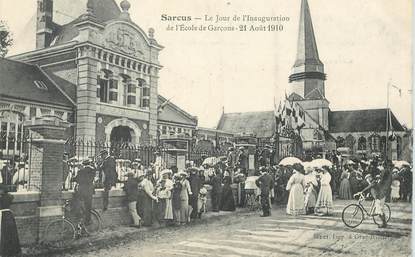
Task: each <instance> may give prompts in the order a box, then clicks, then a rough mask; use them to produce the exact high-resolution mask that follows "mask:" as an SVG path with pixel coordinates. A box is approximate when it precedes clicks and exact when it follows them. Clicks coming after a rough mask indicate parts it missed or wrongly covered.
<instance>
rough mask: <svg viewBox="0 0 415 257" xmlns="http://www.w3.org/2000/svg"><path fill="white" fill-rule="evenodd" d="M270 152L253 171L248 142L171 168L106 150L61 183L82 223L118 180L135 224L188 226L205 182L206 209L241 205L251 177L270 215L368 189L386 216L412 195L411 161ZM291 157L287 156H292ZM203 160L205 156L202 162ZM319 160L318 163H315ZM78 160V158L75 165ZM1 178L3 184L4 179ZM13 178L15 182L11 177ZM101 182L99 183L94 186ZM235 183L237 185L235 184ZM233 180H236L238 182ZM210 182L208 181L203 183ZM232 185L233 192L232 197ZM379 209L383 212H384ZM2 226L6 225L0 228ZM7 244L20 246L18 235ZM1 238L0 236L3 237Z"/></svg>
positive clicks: (3, 197)
mask: <svg viewBox="0 0 415 257" xmlns="http://www.w3.org/2000/svg"><path fill="white" fill-rule="evenodd" d="M271 152H272V150H271V148H270V147H265V148H264V149H263V150H262V151H261V153H260V154H259V156H257V157H258V158H256V159H255V160H256V161H257V163H258V164H259V165H257V166H256V167H257V168H256V169H255V168H254V169H252V167H251V164H250V160H249V154H248V151H247V149H246V148H245V147H240V148H238V149H235V148H229V149H228V154H227V155H226V156H224V157H221V158H213V159H212V160H215V161H213V162H211V161H208V162H206V160H208V159H209V158H207V157H206V156H203V157H202V162H198V163H197V164H196V163H194V162H191V161H187V162H186V166H185V168H184V169H182V170H178V168H177V167H175V166H173V167H171V168H170V169H162V170H158V169H159V168H160V167H157V165H154V164H151V165H149V166H147V167H146V166H144V165H143V164H142V162H141V160H140V159H135V160H134V161H132V162H129V163H128V165H127V166H125V167H123V169H122V172H121V173H120V171H119V170H117V160H116V158H115V157H114V156H112V155H111V154H110V153H109V152H108V151H107V150H103V151H101V152H100V153H99V155H98V156H97V158H96V159H93V158H86V159H84V160H83V161H81V162H80V161H79V160H76V162H77V163H78V165H75V164H74V163H75V162H73V160H67V161H66V162H65V164H66V165H64V166H65V167H66V169H67V171H69V172H64V184H66V183H68V184H71V183H75V185H76V186H75V187H74V188H73V189H74V196H73V201H72V203H73V207H75V208H73V209H75V210H80V211H79V213H77V215H79V216H80V217H81V218H82V217H83V220H84V222H85V223H86V225H88V223H90V222H91V212H90V210H91V208H92V200H93V195H94V193H95V190H96V188H97V187H98V188H103V200H102V206H103V211H106V210H107V209H108V204H109V191H110V190H111V189H112V188H113V187H114V186H116V185H117V184H122V185H123V189H124V191H125V193H126V199H127V202H128V210H129V213H130V215H131V218H132V220H133V224H132V226H134V227H137V228H139V227H141V226H152V225H153V224H154V223H157V224H160V225H166V226H174V225H176V226H179V225H186V224H188V223H190V222H191V221H192V220H195V219H200V218H202V216H203V213H205V212H206V211H207V199H208V197H207V195H208V189H209V188H210V196H211V209H210V210H211V211H213V212H219V211H235V210H236V206H237V205H239V206H240V207H246V204H247V192H248V191H249V190H251V187H250V186H248V184H249V183H248V182H249V181H250V179H249V178H254V180H253V181H254V185H255V187H256V189H257V193H256V200H257V201H258V202H259V203H260V204H261V209H262V212H263V213H262V215H261V216H262V217H267V216H270V215H271V209H272V208H271V205H272V204H273V203H274V204H277V205H283V206H286V213H287V214H288V215H310V214H314V215H321V216H324V215H331V214H332V210H333V199H336V198H339V199H344V200H350V199H353V198H354V196H355V195H356V194H360V193H366V192H369V191H370V193H371V194H370V197H372V198H373V199H374V200H375V210H374V211H375V213H378V214H379V215H380V217H383V218H382V220H383V221H384V223H383V224H381V226H382V227H385V226H386V222H385V216H384V214H383V212H382V206H383V204H384V202H385V201H386V202H389V201H411V198H412V171H411V167H410V165H409V164H407V165H402V163H401V165H396V164H394V163H392V162H391V161H385V160H381V159H380V158H379V157H376V156H375V157H373V158H371V159H360V160H358V159H353V160H350V159H347V160H344V159H342V158H341V157H340V156H339V155H336V154H333V155H332V158H330V160H327V159H323V158H320V156H317V160H311V159H308V161H301V160H299V159H298V161H297V162H295V163H291V164H289V165H288V164H282V162H281V163H280V164H278V165H277V164H276V163H274V162H273V160H272V159H273V158H272V154H271ZM289 158H291V157H289ZM203 160H205V161H203ZM315 161H320V162H318V163H319V165H316V163H317V162H315ZM79 163H80V164H79ZM13 167H14V166H13V165H11V164H10V163H9V164H7V165H5V166H4V167H3V169H2V175H3V176H2V180H3V183H0V214H1V215H2V216H1V218H2V219H8V220H7V221H5V222H3V220H2V224H7V226H10V227H11V228H10V229H11V230H13V231H16V224H15V222H14V219H13V217H12V216H10V214H11V213H10V211H9V210H8V208H9V206H10V204H11V202H12V196H11V195H10V194H8V190H9V189H10V188H9V187H7V184H8V182H10V181H8V180H10V176H8V175H7V174H9V173H10V172H11V170H12V169H13ZM5 182H6V183H5ZM11 183H13V181H11ZM98 184H99V185H98ZM232 184H234V186H232ZM235 184H236V186H235ZM207 185H210V186H207ZM235 188H236V189H237V190H236V191H237V192H236V193H237V198H235V197H234V192H235ZM382 215H383V216H382ZM2 231H3V230H2ZM13 240H14V241H13V242H11V243H10V244H15V243H17V244H18V237H17V234H16V236H15V237H14V239H13ZM2 243H3V241H2Z"/></svg>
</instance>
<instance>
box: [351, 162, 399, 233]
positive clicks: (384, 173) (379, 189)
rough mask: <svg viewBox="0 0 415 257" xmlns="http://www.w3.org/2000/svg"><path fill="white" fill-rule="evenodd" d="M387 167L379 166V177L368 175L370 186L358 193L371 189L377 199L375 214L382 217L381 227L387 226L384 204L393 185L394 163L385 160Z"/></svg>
mask: <svg viewBox="0 0 415 257" xmlns="http://www.w3.org/2000/svg"><path fill="white" fill-rule="evenodd" d="M384 166H385V168H383V167H381V166H379V170H380V172H381V173H380V175H379V176H377V179H371V178H373V176H369V177H368V182H369V186H367V187H366V188H365V189H363V190H362V192H359V193H357V194H360V193H363V192H365V191H366V190H369V189H370V193H371V195H372V196H373V198H374V199H375V208H374V210H373V214H375V215H379V217H380V218H381V219H382V224H381V225H379V228H386V227H387V223H386V216H385V213H384V210H383V209H384V205H385V200H386V196H387V193H388V192H389V191H390V188H391V185H392V172H391V168H392V166H393V165H392V163H391V162H390V161H388V160H387V161H385V164H384Z"/></svg>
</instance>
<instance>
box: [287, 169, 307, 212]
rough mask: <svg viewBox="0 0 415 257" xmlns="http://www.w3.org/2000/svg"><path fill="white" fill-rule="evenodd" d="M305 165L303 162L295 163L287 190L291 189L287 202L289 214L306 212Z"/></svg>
mask: <svg viewBox="0 0 415 257" xmlns="http://www.w3.org/2000/svg"><path fill="white" fill-rule="evenodd" d="M303 173H304V167H303V165H301V164H294V165H293V174H292V175H291V177H290V179H289V180H288V182H287V188H286V190H289V191H290V195H289V197H288V203H287V214H289V215H294V216H295V215H301V214H304V213H305V211H304V188H303V182H304V175H303Z"/></svg>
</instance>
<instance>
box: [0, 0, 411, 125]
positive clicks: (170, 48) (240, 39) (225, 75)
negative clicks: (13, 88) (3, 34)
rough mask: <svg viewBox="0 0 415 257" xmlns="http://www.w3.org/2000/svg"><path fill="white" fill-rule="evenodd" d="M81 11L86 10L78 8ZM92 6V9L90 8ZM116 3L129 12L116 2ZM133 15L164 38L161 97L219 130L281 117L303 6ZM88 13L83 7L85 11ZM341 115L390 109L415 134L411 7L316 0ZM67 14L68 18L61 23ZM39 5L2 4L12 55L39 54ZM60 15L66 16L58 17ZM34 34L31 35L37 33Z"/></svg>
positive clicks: (194, 2)
mask: <svg viewBox="0 0 415 257" xmlns="http://www.w3.org/2000/svg"><path fill="white" fill-rule="evenodd" d="M71 1H72V2H77V1H81V0H71ZM85 2H86V1H85ZM117 2H120V1H119V0H117ZM130 3H131V9H130V15H131V18H132V20H133V21H134V22H135V23H137V24H138V25H139V26H140V27H141V28H142V29H143V30H144V31H148V29H149V28H150V27H152V28H154V29H155V31H156V32H155V38H156V39H157V41H158V42H159V43H160V44H161V45H163V46H164V47H165V48H164V49H163V50H162V52H161V53H160V58H159V59H160V63H161V64H162V65H163V69H162V70H161V72H160V79H159V93H160V94H162V95H163V96H165V97H167V98H171V99H172V100H171V101H172V102H174V103H175V104H177V105H179V106H180V107H181V108H183V109H184V110H186V111H187V112H189V113H191V114H192V115H195V116H198V118H199V125H200V126H202V127H215V126H216V124H217V122H218V120H219V118H220V116H221V114H222V111H223V110H224V111H225V112H226V113H229V112H247V111H264V110H272V109H273V106H274V98H276V99H280V98H281V97H283V96H284V92H285V90H286V88H287V87H289V86H290V85H289V83H288V76H289V75H290V72H291V68H292V65H293V64H294V61H295V56H296V46H297V33H298V21H299V15H300V3H301V1H300V0H257V1H252V0H225V1H224V0H209V1H205V0H168V1H167V0H130ZM78 5H83V4H80V3H79V4H78ZM309 5H310V10H311V15H312V18H313V23H314V31H315V35H316V40H317V45H318V50H319V54H320V59H321V60H322V62H323V63H324V64H325V72H326V73H327V81H326V97H327V99H328V100H329V101H330V108H331V109H332V110H354V109H369V108H385V107H386V106H387V104H386V102H387V84H388V81H391V84H393V85H394V86H396V87H399V88H401V89H402V94H401V96H399V93H398V90H395V89H392V90H391V93H390V107H391V108H392V110H393V112H394V113H395V115H396V116H397V117H398V119H399V120H400V121H401V123H403V124H406V125H408V126H409V127H412V125H411V124H412V111H411V110H412V103H411V99H412V95H411V94H410V92H409V90H411V89H412V74H411V71H412V62H411V60H412V52H411V45H412V38H411V32H412V27H411V22H412V20H411V17H412V1H411V0H397V1H390V0H376V1H366V0H348V1H327V0H309ZM66 11H67V12H69V11H68V10H61V14H60V15H61V18H62V19H63V20H64V19H65V18H66V19H70V18H69V16H70V15H69V16H65V15H64V14H65V12H66ZM35 12H36V1H33V0H13V1H11V0H0V19H2V20H5V21H6V22H7V23H8V25H9V27H10V29H11V30H12V32H13V34H14V38H15V46H14V47H13V48H12V49H11V51H10V54H16V53H20V52H24V51H28V50H32V49H33V48H34V38H35V32H34V31H35V30H34V25H35V24H34V23H35ZM162 14H167V15H172V16H173V15H186V16H188V15H190V16H195V17H202V16H204V15H216V14H218V15H221V16H233V15H244V14H249V15H252V16H279V15H283V16H286V17H289V19H290V21H289V22H286V23H284V30H283V31H281V32H204V31H197V32H177V31H167V30H166V27H167V25H168V23H167V22H165V21H161V15H162ZM56 15H58V14H56ZM28 31H32V33H28Z"/></svg>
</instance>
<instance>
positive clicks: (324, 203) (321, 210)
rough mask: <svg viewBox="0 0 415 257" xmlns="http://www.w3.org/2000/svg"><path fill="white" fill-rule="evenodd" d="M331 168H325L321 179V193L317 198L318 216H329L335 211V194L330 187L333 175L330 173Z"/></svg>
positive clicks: (316, 208)
mask: <svg viewBox="0 0 415 257" xmlns="http://www.w3.org/2000/svg"><path fill="white" fill-rule="evenodd" d="M329 169H330V168H329V167H327V166H324V167H323V173H322V174H321V177H320V184H321V186H320V192H319V194H318V197H317V204H316V207H315V210H316V213H317V214H318V215H321V216H323V215H329V214H330V212H331V210H332V209H333V194H332V190H331V186H330V181H331V175H330V173H329Z"/></svg>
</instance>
